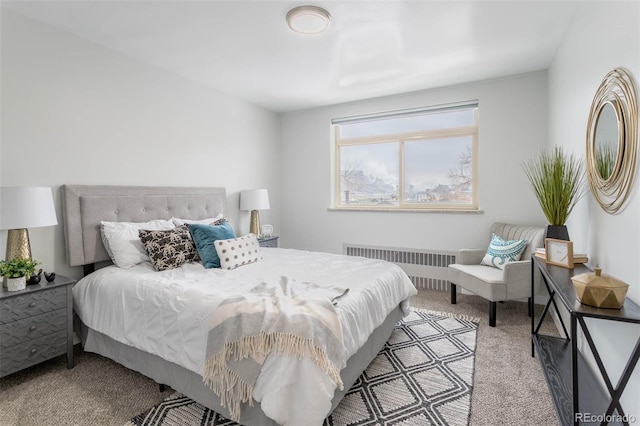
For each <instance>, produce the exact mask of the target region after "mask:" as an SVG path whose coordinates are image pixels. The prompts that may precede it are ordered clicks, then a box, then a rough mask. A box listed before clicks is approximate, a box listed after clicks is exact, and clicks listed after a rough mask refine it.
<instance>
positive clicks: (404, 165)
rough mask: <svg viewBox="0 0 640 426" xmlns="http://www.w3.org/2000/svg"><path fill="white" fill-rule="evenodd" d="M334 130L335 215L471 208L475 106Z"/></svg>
mask: <svg viewBox="0 0 640 426" xmlns="http://www.w3.org/2000/svg"><path fill="white" fill-rule="evenodd" d="M332 125H333V126H334V130H335V154H336V159H335V169H336V170H335V173H336V175H335V176H336V179H335V184H336V188H335V204H336V207H337V208H345V209H348V208H354V209H370V210H377V209H382V210H385V209H391V210H402V209H425V210H426V209H447V210H475V209H477V206H478V202H477V196H476V173H477V170H476V152H477V144H478V104H477V102H473V103H465V104H462V105H450V106H444V107H436V108H422V109H416V110H410V111H397V112H390V113H384V114H376V115H368V116H360V117H350V118H341V119H334V120H332Z"/></svg>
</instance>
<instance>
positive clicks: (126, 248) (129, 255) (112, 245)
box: [100, 219, 175, 269]
mask: <svg viewBox="0 0 640 426" xmlns="http://www.w3.org/2000/svg"><path fill="white" fill-rule="evenodd" d="M173 228H175V226H174V224H173V223H172V222H171V221H168V220H162V219H158V220H150V221H149V222H139V223H136V222H105V221H102V222H100V231H101V234H102V243H103V244H104V248H105V249H107V253H109V256H110V257H111V260H112V261H113V263H114V264H115V265H116V266H119V267H120V268H125V269H128V268H131V267H132V266H134V265H137V264H138V263H142V262H144V261H149V255H148V254H147V251H146V250H145V249H144V246H143V245H142V241H140V237H139V236H138V230H139V229H148V230H150V231H162V230H164V231H166V230H169V229H173Z"/></svg>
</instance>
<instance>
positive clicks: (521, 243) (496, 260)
mask: <svg viewBox="0 0 640 426" xmlns="http://www.w3.org/2000/svg"><path fill="white" fill-rule="evenodd" d="M526 246H527V240H510V241H505V240H503V239H502V238H500V237H499V236H497V235H496V234H492V235H491V243H490V244H489V248H488V249H487V253H486V254H485V255H484V258H483V259H482V262H480V264H481V265H487V266H493V267H495V268H500V269H504V267H505V265H506V264H507V263H510V262H516V261H518V260H520V256H522V252H523V251H524V248H525V247H526Z"/></svg>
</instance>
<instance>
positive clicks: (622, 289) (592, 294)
mask: <svg viewBox="0 0 640 426" xmlns="http://www.w3.org/2000/svg"><path fill="white" fill-rule="evenodd" d="M594 272H595V273H593V272H586V273H584V274H579V275H576V276H574V277H572V278H571V281H573V287H574V288H575V290H576V295H577V296H578V300H579V301H580V303H583V304H585V305H589V306H595V307H596V308H607V309H620V308H622V305H623V304H624V298H625V296H626V295H627V290H628V289H629V285H628V284H625V283H624V282H622V281H620V280H617V279H615V278H613V277H612V276H609V275H602V270H601V269H599V268H594Z"/></svg>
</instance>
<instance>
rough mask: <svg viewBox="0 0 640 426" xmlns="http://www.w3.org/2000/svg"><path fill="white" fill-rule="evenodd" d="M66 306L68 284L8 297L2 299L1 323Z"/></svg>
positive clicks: (0, 304) (0, 307) (0, 306)
mask: <svg viewBox="0 0 640 426" xmlns="http://www.w3.org/2000/svg"><path fill="white" fill-rule="evenodd" d="M66 306H67V287H66V286H62V287H56V288H52V289H50V290H44V291H38V292H34V293H25V294H23V295H20V296H16V297H10V298H6V299H3V300H2V301H0V324H7V323H10V322H13V321H18V320H21V319H23V318H27V317H31V316H34V315H40V314H44V313H47V312H51V311H55V310H56V309H61V308H64V307H66Z"/></svg>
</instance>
